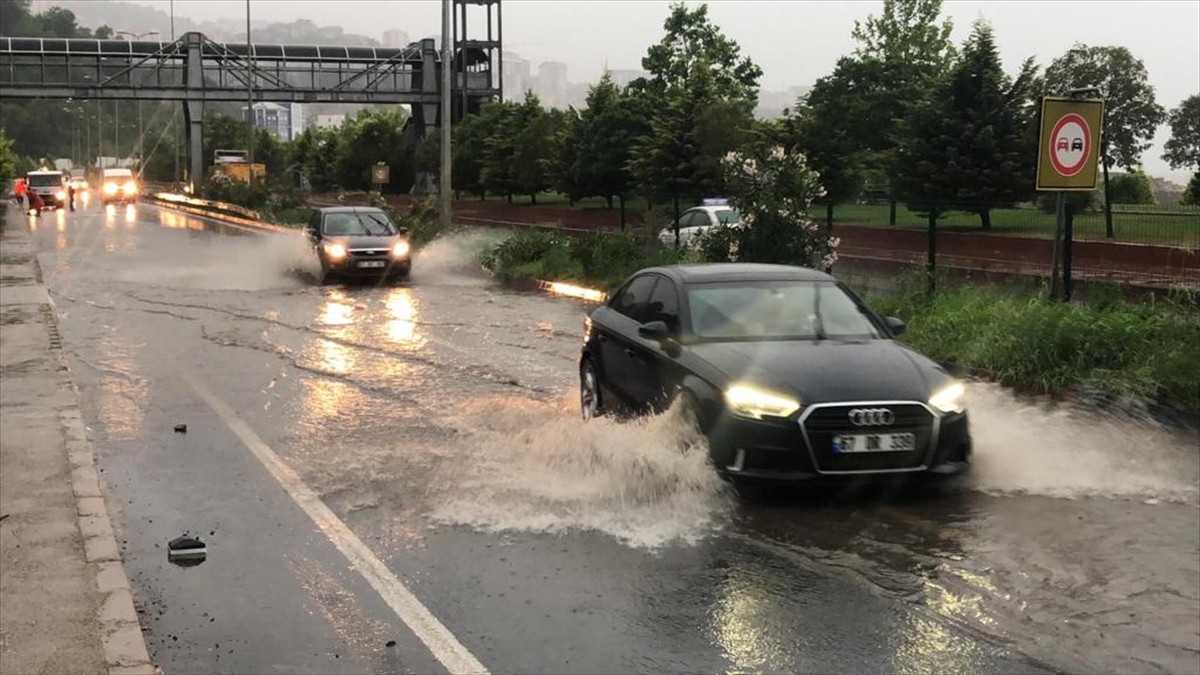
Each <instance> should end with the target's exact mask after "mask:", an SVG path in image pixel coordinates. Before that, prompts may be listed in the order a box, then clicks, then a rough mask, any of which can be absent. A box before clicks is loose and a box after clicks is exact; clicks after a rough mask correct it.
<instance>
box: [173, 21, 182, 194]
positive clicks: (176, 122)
mask: <svg viewBox="0 0 1200 675" xmlns="http://www.w3.org/2000/svg"><path fill="white" fill-rule="evenodd" d="M171 42H175V0H171ZM179 105H180V104H179V103H176V104H175V105H173V106H172V107H171V153H172V154H173V155H175V173H173V174H171V190H172V191H174V190H175V187H176V184H177V183H178V182H179Z"/></svg>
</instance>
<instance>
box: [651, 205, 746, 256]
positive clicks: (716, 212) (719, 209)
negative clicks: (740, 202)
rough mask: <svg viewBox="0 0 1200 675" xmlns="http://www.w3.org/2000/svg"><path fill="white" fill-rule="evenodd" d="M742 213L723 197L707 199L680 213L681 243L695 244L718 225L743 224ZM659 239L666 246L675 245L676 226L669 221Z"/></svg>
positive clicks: (736, 225)
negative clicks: (701, 236) (700, 204)
mask: <svg viewBox="0 0 1200 675" xmlns="http://www.w3.org/2000/svg"><path fill="white" fill-rule="evenodd" d="M741 224H742V221H741V214H739V213H738V212H737V210H736V209H734V208H733V207H731V206H729V204H728V203H727V202H726V201H725V200H723V199H706V200H704V205H703V206H696V207H693V208H690V209H688V210H687V211H684V212H683V213H681V214H679V245H680V246H695V245H696V243H697V242H698V240H699V237H700V235H702V234H704V233H705V232H707V231H708V230H709V229H710V228H713V227H716V226H717V225H731V226H733V227H739V226H741ZM658 240H659V241H660V242H662V243H663V244H664V245H666V246H674V245H675V226H674V223H669V224H668V225H667V226H666V227H665V228H663V230H662V232H659V233H658Z"/></svg>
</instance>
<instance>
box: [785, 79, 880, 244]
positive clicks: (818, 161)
mask: <svg viewBox="0 0 1200 675" xmlns="http://www.w3.org/2000/svg"><path fill="white" fill-rule="evenodd" d="M862 70H863V67H862V62H860V61H856V60H854V59H849V58H845V57H843V58H841V59H839V60H838V64H837V67H835V68H834V71H833V73H832V74H831V75H828V76H826V77H823V78H821V79H819V80H817V83H816V84H815V85H813V88H812V90H811V91H809V92H808V94H807V95H806V96H805V97H803V98H801V99H800V100H798V101H797V102H796V108H795V111H794V112H790V113H787V114H785V115H784V120H783V126H784V129H783V140H784V144H785V145H786V146H787V147H788V148H789V149H790V150H791V151H793V152H802V153H803V154H804V156H805V157H806V158H807V160H808V165H809V166H810V167H812V168H813V169H814V170H816V172H817V173H818V174H819V175H820V180H821V187H822V188H824V194H823V195H822V196H821V197H820V201H822V202H824V204H825V225H826V227H830V228H831V227H833V207H834V205H836V204H840V203H843V202H845V201H847V200H849V199H851V198H853V197H854V196H855V195H856V194H857V193H858V190H859V187H860V186H861V185H862V174H861V172H860V170H859V166H860V162H861V156H862V153H863V146H862V143H861V142H860V141H859V139H858V138H857V137H856V136H855V135H854V134H853V133H852V130H851V121H852V120H853V119H855V116H856V115H857V114H858V113H859V106H860V103H861V102H862V99H861V98H859V97H857V96H855V95H854V92H855V90H856V88H857V87H856V85H857V83H858V82H859V81H860V80H859V75H860V74H861V71H862Z"/></svg>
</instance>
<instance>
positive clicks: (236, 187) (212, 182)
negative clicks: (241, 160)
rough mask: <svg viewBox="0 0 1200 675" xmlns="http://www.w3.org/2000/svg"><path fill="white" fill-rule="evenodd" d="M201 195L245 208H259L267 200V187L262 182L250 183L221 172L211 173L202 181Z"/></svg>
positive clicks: (264, 204) (265, 203)
mask: <svg viewBox="0 0 1200 675" xmlns="http://www.w3.org/2000/svg"><path fill="white" fill-rule="evenodd" d="M203 195H204V197H205V198H206V199H211V200H214V201H218V202H228V203H230V204H237V205H238V206H241V207H244V208H247V209H261V208H263V207H265V206H266V205H267V200H268V193H267V188H266V186H264V185H263V184H261V183H255V184H253V185H251V184H249V183H244V182H242V181H240V180H237V179H235V178H230V177H229V176H227V175H225V174H223V173H217V174H213V175H212V176H210V177H209V179H208V180H207V181H205V182H204V190H203Z"/></svg>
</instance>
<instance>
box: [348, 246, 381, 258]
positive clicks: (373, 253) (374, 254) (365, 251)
mask: <svg viewBox="0 0 1200 675" xmlns="http://www.w3.org/2000/svg"><path fill="white" fill-rule="evenodd" d="M387 254H388V249H387V248H384V247H381V248H352V249H350V255H352V256H354V257H356V258H381V257H385V256H387Z"/></svg>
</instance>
